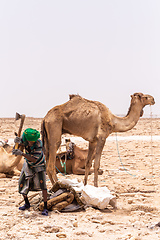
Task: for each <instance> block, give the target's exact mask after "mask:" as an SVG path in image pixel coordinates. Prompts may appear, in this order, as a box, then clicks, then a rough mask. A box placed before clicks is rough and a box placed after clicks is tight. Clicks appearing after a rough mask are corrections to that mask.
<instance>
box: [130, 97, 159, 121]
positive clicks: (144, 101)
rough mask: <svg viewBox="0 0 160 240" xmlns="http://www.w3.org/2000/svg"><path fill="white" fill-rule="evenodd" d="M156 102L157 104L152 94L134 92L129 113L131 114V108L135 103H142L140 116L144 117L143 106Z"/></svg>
mask: <svg viewBox="0 0 160 240" xmlns="http://www.w3.org/2000/svg"><path fill="white" fill-rule="evenodd" d="M154 104H155V100H154V98H153V97H152V96H151V95H148V94H143V93H134V94H133V95H131V105H130V108H129V111H128V114H129V112H130V110H131V107H132V106H133V105H140V106H141V108H142V110H141V113H140V117H142V115H143V108H144V107H145V106H146V105H154ZM128 114H127V115H128Z"/></svg>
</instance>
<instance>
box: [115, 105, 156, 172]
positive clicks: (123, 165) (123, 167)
mask: <svg viewBox="0 0 160 240" xmlns="http://www.w3.org/2000/svg"><path fill="white" fill-rule="evenodd" d="M150 119H151V165H152V176H151V177H154V176H153V140H152V108H151V105H150ZM115 134H116V146H117V152H118V157H119V160H120V162H121V165H122V167H123V169H124V170H125V171H126V172H127V173H128V174H129V175H131V176H133V177H136V175H134V174H131V173H130V172H129V171H128V170H127V169H126V168H125V166H124V165H123V162H122V160H121V157H120V153H119V147H118V139H117V132H116V133H115ZM145 177H146V176H145Z"/></svg>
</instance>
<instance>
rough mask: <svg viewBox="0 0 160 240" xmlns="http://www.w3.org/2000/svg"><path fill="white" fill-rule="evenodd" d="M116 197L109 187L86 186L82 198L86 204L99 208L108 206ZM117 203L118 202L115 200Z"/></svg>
mask: <svg viewBox="0 0 160 240" xmlns="http://www.w3.org/2000/svg"><path fill="white" fill-rule="evenodd" d="M113 199H114V201H116V198H115V197H114V196H113V195H112V194H111V193H110V191H109V189H108V188H107V187H94V186H91V185H86V186H84V188H83V190H82V197H81V200H82V202H84V203H85V204H86V205H89V206H93V207H97V208H99V209H105V208H107V206H108V204H109V203H110V201H111V200H113ZM115 205H116V202H115Z"/></svg>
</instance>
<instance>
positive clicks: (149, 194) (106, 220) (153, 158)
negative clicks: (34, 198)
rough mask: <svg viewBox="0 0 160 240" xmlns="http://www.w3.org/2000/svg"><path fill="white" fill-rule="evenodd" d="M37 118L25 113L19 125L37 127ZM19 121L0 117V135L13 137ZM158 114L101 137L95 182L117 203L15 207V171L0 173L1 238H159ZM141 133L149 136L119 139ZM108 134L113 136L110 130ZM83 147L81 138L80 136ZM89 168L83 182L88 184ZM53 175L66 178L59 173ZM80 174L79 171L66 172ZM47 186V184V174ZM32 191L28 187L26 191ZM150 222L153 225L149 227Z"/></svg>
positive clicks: (18, 197)
mask: <svg viewBox="0 0 160 240" xmlns="http://www.w3.org/2000/svg"><path fill="white" fill-rule="evenodd" d="M40 124H41V119H35V118H26V120H25V124H24V129H25V128H27V127H33V128H36V129H38V130H40ZM18 127H19V122H15V121H14V119H11V118H10V119H4V118H3V119H0V138H1V139H5V138H14V132H16V131H17V129H18ZM159 130H160V119H152V120H151V119H143V118H142V119H140V121H139V122H138V124H137V125H136V126H135V127H134V128H133V129H132V130H130V131H128V132H126V133H118V134H117V141H116V138H115V140H114V141H108V140H107V141H106V144H105V147H104V150H103V154H102V157H101V168H102V169H103V171H104V173H103V175H101V176H99V187H101V186H107V187H108V189H109V190H110V191H111V193H112V194H113V195H115V196H116V198H117V204H118V208H117V210H114V209H113V208H112V207H111V206H108V208H107V209H104V210H98V209H95V208H92V207H89V208H87V209H86V210H85V211H80V212H72V213H59V212H53V211H52V212H49V216H48V217H45V216H42V215H41V212H39V211H35V210H34V209H33V206H32V207H31V209H30V210H29V211H26V212H21V211H19V210H18V206H19V202H20V201H21V200H22V197H21V196H20V194H19V193H18V191H17V186H18V176H14V177H12V178H0V216H1V218H0V239H1V240H5V239H7V240H8V239H15V240H20V239H25V240H26V239H30V240H31V239H48V240H51V239H59V238H66V239H71V240H79V239H84V240H85V239H96V240H97V239H98V238H99V239H102V240H103V239H104V240H105V239H106V240H121V239H122V240H127V239H131V240H133V239H134V240H141V239H142V240H150V239H154V240H156V239H160V228H159V227H158V226H157V227H156V226H155V224H156V223H158V222H159V221H160V187H159V184H160V167H159V158H160V148H159V140H156V141H155V140H153V138H152V136H155V135H157V136H158V135H160V133H159ZM133 135H136V136H137V135H141V136H143V135H145V136H148V137H149V136H150V138H149V140H127V139H126V140H125V141H124V140H118V137H120V136H133ZM111 136H115V134H112V135H111ZM79 145H80V146H81V147H82V148H86V147H87V145H86V143H83V142H79ZM93 177H94V176H93V174H92V175H90V176H89V181H88V183H89V184H91V185H93ZM58 178H59V179H62V178H65V177H64V176H62V175H61V174H58ZM67 178H70V179H73V178H77V179H79V180H83V178H84V177H83V176H78V175H67ZM47 186H48V189H49V188H50V187H51V183H50V181H49V179H47ZM31 194H33V193H31ZM154 226H155V227H154Z"/></svg>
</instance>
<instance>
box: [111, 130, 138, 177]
mask: <svg viewBox="0 0 160 240" xmlns="http://www.w3.org/2000/svg"><path fill="white" fill-rule="evenodd" d="M115 134H116V146H117V152H118V157H119V160H120V162H121V165H122V167H123V168H124V170H125V171H126V172H127V173H128V174H129V175H131V176H133V177H136V175H134V174H131V173H130V172H129V171H128V170H127V169H126V168H125V166H124V165H123V162H122V160H121V156H120V153H119V147H118V139H117V132H116V133H115Z"/></svg>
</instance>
